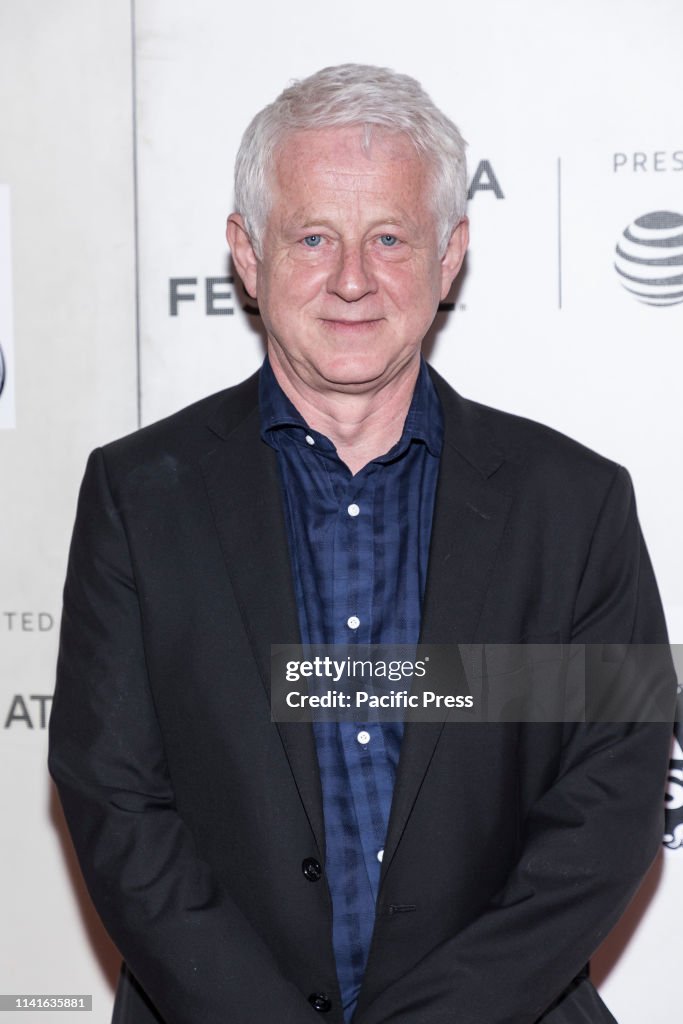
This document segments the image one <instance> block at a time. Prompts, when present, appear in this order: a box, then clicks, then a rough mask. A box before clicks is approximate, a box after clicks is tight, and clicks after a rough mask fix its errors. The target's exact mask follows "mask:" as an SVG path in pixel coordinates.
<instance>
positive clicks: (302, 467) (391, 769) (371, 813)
mask: <svg viewBox="0 0 683 1024" xmlns="http://www.w3.org/2000/svg"><path fill="white" fill-rule="evenodd" d="M260 408H261V436H262V438H263V440H264V441H265V442H266V443H267V444H269V445H271V447H273V448H274V449H275V451H276V452H277V455H278V465H279V469H280V475H281V479H282V485H283V494H284V499H285V501H284V503H285V509H286V513H285V514H286V520H287V530H288V538H289V547H290V553H291V556H292V566H293V572H294V585H295V592H296V598H297V606H298V612H299V625H300V630H301V641H302V643H303V644H348V643H349V642H351V643H371V644H377V643H396V644H416V643H417V641H418V639H419V634H420V615H421V606H422V598H423V595H424V589H425V581H426V577H427V558H428V554H429V541H430V537H431V525H432V515H433V511H434V496H435V493H436V481H437V475H438V468H439V456H440V454H441V446H442V443H443V417H442V413H441V407H440V403H439V399H438V397H437V394H436V391H435V389H434V385H433V384H432V382H431V379H430V377H429V373H428V371H427V366H426V364H425V362H424V361H422V364H421V367H420V373H419V376H418V379H417V383H416V386H415V391H414V394H413V399H412V403H411V405H410V409H409V411H408V415H407V417H406V420H405V424H404V428H403V434H402V435H401V438H400V440H399V442H398V443H397V444H396V445H394V447H393V448H392V449H391V450H390V451H389V452H387V453H386V455H382V456H381V457H380V458H377V459H373V461H372V462H370V463H368V465H367V466H365V467H364V468H363V469H361V470H360V472H358V473H356V475H355V476H352V475H351V472H350V471H349V469H348V467H347V466H346V465H345V464H344V463H343V462H342V461H341V460H340V459H339V457H338V455H337V453H336V450H335V448H334V446H333V445H332V443H331V441H329V439H328V438H326V437H324V436H323V435H322V434H319V433H317V431H315V430H311V429H310V428H309V427H308V426H307V424H306V423H305V421H304V420H303V418H302V416H301V415H300V414H299V413H298V412H297V410H296V409H295V407H294V406H293V405H292V403H291V402H290V401H289V399H288V398H287V396H286V395H285V394H284V392H283V391H282V389H281V388H280V386H279V384H278V383H277V381H276V379H275V376H274V374H273V371H272V369H271V367H270V364H269V362H268V359H266V360H265V362H264V364H263V367H262V368H261V373H260ZM313 730H314V735H315V742H316V749H317V755H318V764H319V768H320V777H321V786H322V796H323V811H324V817H325V843H326V861H325V871H326V875H327V882H328V885H329V888H330V892H331V895H332V905H333V936H332V938H333V945H334V952H335V958H336V964H337V975H338V977H339V986H340V989H341V993H342V1002H343V1006H344V1017H345V1019H346V1021H349V1020H350V1018H351V1016H352V1014H353V1011H354V1009H355V1006H356V1002H357V999H358V993H359V990H360V986H361V982H362V979H363V973H364V971H365V964H366V961H367V957H368V952H369V949H370V940H371V938H372V930H373V926H374V918H375V903H376V900H377V892H378V888H379V876H380V865H381V859H382V855H383V847H384V840H385V836H386V831H387V825H388V821H389V811H390V808H391V800H392V795H393V790H394V779H395V776H396V768H397V765H398V758H399V752H400V748H401V739H402V737H403V723H402V722H387V723H377V722H375V723H363V722H358V723H357V724H350V723H337V722H315V723H314V725H313Z"/></svg>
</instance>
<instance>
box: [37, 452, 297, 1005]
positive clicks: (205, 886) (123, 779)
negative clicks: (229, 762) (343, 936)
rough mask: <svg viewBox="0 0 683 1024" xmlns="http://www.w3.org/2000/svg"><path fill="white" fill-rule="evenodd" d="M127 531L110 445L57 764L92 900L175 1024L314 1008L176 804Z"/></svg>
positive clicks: (82, 527)
mask: <svg viewBox="0 0 683 1024" xmlns="http://www.w3.org/2000/svg"><path fill="white" fill-rule="evenodd" d="M140 614H141V613H140V606H139V602H138V598H137V593H136V587H135V580H134V578H133V574H132V569H131V562H130V557H129V552H128V546H127V541H126V537H125V533H124V529H123V527H122V523H121V519H120V517H119V514H118V512H117V509H116V507H115V503H114V501H113V499H112V495H111V492H110V489H109V485H108V481H107V475H106V470H105V465H104V459H103V455H102V452H101V451H96V452H94V453H93V455H91V457H90V460H89V463H88V467H87V470H86V474H85V477H84V481H83V484H82V487H81V493H80V497H79V504H78V513H77V517H76V525H75V528H74V534H73V539H72V544H71V550H70V555H69V566H68V573H67V580H66V585H65V589H64V610H63V617H62V627H61V639H60V652H59V660H58V671H57V686H56V692H55V697H54V703H53V709H52V714H51V720H50V754H49V767H50V772H51V774H52V776H53V778H54V780H55V783H56V785H57V789H58V791H59V795H60V798H61V802H62V806H63V808H64V813H65V816H66V820H67V823H68V826H69V829H70V832H71V836H72V839H73V842H74V845H75V848H76V852H77V855H78V858H79V861H80V865H81V869H82V871H83V875H84V877H85V881H86V883H87V886H88V889H89V891H90V894H91V897H92V899H93V902H94V904H95V906H96V908H97V910H98V912H99V914H100V916H101V917H102V920H103V922H104V924H105V927H106V928H107V930H108V931H109V933H110V935H111V937H112V939H113V940H114V942H115V943H116V945H117V946H118V948H119V950H120V952H121V954H122V955H123V957H124V958H125V960H126V962H127V963H128V965H129V967H130V968H131V970H132V972H133V974H134V975H135V977H136V978H137V979H138V981H139V982H140V984H141V985H142V987H143V988H144V990H145V991H146V992H147V994H148V995H149V996H150V998H151V999H152V1001H153V1002H154V1004H155V1006H156V1008H157V1010H158V1012H159V1013H160V1015H161V1016H162V1017H163V1020H164V1021H165V1022H166V1024H225V1022H227V1021H240V1022H241V1024H256V1022H259V1024H261V1022H262V1021H263V1020H278V1021H282V1022H287V1024H305V1022H306V1021H312V1020H313V1019H315V1011H314V1010H313V1009H312V1008H311V1007H310V1006H309V1005H308V1003H307V1001H306V1000H305V998H304V997H303V995H302V994H301V993H300V992H299V991H298V990H297V989H296V988H295V987H294V986H293V985H292V984H291V983H289V982H288V981H287V980H286V979H285V978H284V977H283V976H282V974H281V973H280V972H279V969H278V966H277V964H276V963H275V961H274V959H273V957H272V955H271V953H270V952H269V950H268V949H267V947H266V945H265V944H264V943H263V942H262V940H261V939H260V938H259V936H258V935H257V934H256V933H255V932H254V930H253V929H252V927H251V926H250V924H249V923H248V922H247V921H246V920H245V919H244V917H243V916H242V915H241V913H240V912H239V910H238V909H237V907H236V906H235V905H234V903H233V902H231V900H230V898H229V897H228V895H227V894H226V893H225V892H223V891H221V889H220V888H219V887H218V886H217V884H216V881H215V879H214V877H212V873H211V871H210V870H209V868H208V866H207V865H206V863H205V862H203V861H202V859H201V858H200V857H199V856H198V854H197V852H196V850H195V848H194V845H193V840H192V837H191V835H190V833H189V831H188V829H187V828H186V826H185V825H184V823H183V820H182V819H181V817H180V816H179V814H178V813H177V811H176V808H175V804H174V794H173V787H172V784H171V780H170V779H169V775H168V771H167V768H166V762H165V758H164V746H163V739H162V736H161V734H160V730H159V726H158V722H157V718H156V715H155V709H154V704H153V699H152V695H151V692H150V689H149V685H148V679H147V673H146V667H145V651H144V646H143V631H142V623H141V617H140Z"/></svg>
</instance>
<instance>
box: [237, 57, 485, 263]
mask: <svg viewBox="0 0 683 1024" xmlns="http://www.w3.org/2000/svg"><path fill="white" fill-rule="evenodd" d="M353 125H363V126H364V127H365V134H364V145H365V147H368V146H369V143H370V137H371V132H372V126H373V125H376V126H378V127H382V128H385V129H389V130H390V131H394V132H401V133H403V134H404V135H405V136H406V137H407V138H408V139H409V140H410V141H411V142H412V144H413V145H414V147H415V149H416V150H417V152H418V154H419V155H420V156H421V157H423V158H424V159H425V160H426V162H427V164H428V166H429V168H430V171H431V177H432V190H433V191H432V204H433V210H434V214H435V217H436V219H437V224H438V235H439V247H440V251H441V252H443V251H445V248H446V246H447V244H448V240H449V238H450V236H451V233H452V231H453V229H454V227H455V226H456V224H458V223H459V221H460V220H462V218H463V216H464V214H465V207H466V204H467V165H466V160H465V146H466V143H465V140H464V139H463V137H462V135H461V134H460V132H459V131H458V129H457V128H456V126H455V125H454V124H453V122H452V121H451V120H449V118H447V117H446V115H445V114H443V113H442V112H441V111H440V110H439V109H438V107H437V106H435V104H434V103H433V102H432V100H431V99H430V97H429V96H428V95H427V93H426V92H425V91H424V89H423V88H422V86H421V85H420V83H419V82H418V81H416V80H415V79H414V78H410V76H409V75H401V74H398V73H397V72H396V71H392V70H391V69H389V68H380V67H374V66H373V65H370V64H340V65H338V66H337V67H329V68H323V69H322V70H321V71H317V72H316V73H315V74H314V75H310V76H309V77H308V78H304V79H302V80H301V81H295V82H293V83H292V84H291V85H290V86H289V87H288V88H287V89H285V90H284V92H282V93H280V95H279V96H278V97H277V99H276V100H274V101H273V103H270V104H269V105H268V106H267V107H264V108H263V110H261V111H260V112H259V113H258V114H257V115H256V117H254V119H253V120H252V121H251V123H250V124H249V126H248V127H247V129H246V131H245V133H244V135H243V137H242V142H241V145H240V148H239V151H238V153H237V160H236V162H235V205H236V209H237V212H238V213H240V214H241V215H242V217H243V219H244V223H245V227H246V229H247V232H248V234H249V236H250V238H251V241H252V245H253V246H254V249H255V251H256V254H257V256H259V258H260V257H261V255H262V241H263V234H264V232H265V228H266V222H267V219H268V215H269V213H270V204H271V200H272V172H273V168H274V163H275V158H276V156H277V152H278V149H279V148H280V146H281V145H282V144H283V142H284V141H285V140H286V137H287V136H288V135H290V134H292V133H293V132H299V131H314V130H316V129H321V128H341V127H350V126H353Z"/></svg>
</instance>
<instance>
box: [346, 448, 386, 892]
mask: <svg viewBox="0 0 683 1024" xmlns="http://www.w3.org/2000/svg"><path fill="white" fill-rule="evenodd" d="M382 469H383V467H382V466H381V465H378V464H371V465H370V466H368V467H367V469H366V470H362V471H361V472H360V473H359V474H357V476H355V477H353V478H351V479H350V480H349V481H348V484H347V486H346V487H345V488H344V490H343V492H342V494H341V500H340V503H339V511H338V515H337V528H336V534H335V544H334V579H335V595H334V608H335V642H337V643H351V644H367V643H370V642H371V639H372V637H373V633H374V629H373V627H374V623H373V590H374V575H375V557H376V552H375V540H376V537H375V530H376V524H375V522H374V520H375V517H374V514H373V513H374V494H375V488H376V485H377V480H378V473H380V472H381V471H382ZM338 728H339V738H340V744H341V749H342V753H343V757H344V762H345V766H346V771H347V773H348V777H349V783H350V791H351V794H352V798H353V806H354V811H355V815H356V821H357V824H358V835H359V838H360V842H361V847H362V851H363V860H364V863H365V867H366V871H367V875H368V881H369V883H370V888H371V891H372V895H373V899H374V901H375V902H376V901H377V894H378V889H379V876H380V869H381V861H382V857H383V854H384V850H383V846H384V837H385V835H386V830H387V820H386V817H385V813H384V811H383V808H386V807H388V806H389V804H390V802H391V793H392V790H393V775H392V772H391V770H390V765H389V762H388V758H387V752H386V749H385V744H384V735H383V731H382V727H381V725H379V724H378V723H377V722H361V721H359V722H356V723H351V722H341V723H339V725H338Z"/></svg>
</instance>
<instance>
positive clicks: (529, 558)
mask: <svg viewBox="0 0 683 1024" xmlns="http://www.w3.org/2000/svg"><path fill="white" fill-rule="evenodd" d="M434 379H435V381H436V384H437V387H438V391H439V395H440V398H441V401H442V404H443V407H444V413H445V430H446V434H445V445H444V450H443V455H442V460H441V466H440V475H439V482H438V488H437V496H436V506H435V515H434V524H433V532H432V543H431V549H430V562H429V570H428V581H427V591H426V597H425V603H424V609H423V627H422V640H423V641H424V642H431V643H479V642H481V643H484V642H487V643H508V642H517V641H530V642H533V641H546V642H547V641H562V642H569V641H575V642H586V643H590V642H595V643H598V642H614V643H626V642H640V643H644V642H649V643H654V642H662V641H664V640H665V639H666V637H665V627H664V622H663V616H662V611H661V606H660V602H659V598H658V595H657V590H656V585H655V582H654V578H653V575H652V570H651V567H650V563H649V560H648V556H647V553H646V550H645V547H644V544H643V541H642V538H641V535H640V531H639V527H638V522H637V518H636V511H635V505H634V499H633V493H632V489H631V485H630V481H629V478H628V475H627V473H626V472H625V471H624V470H623V469H621V468H620V467H618V466H616V465H615V464H613V463H611V462H609V461H607V460H606V459H604V458H602V457H600V456H598V455H596V454H594V453H592V452H590V451H588V450H587V449H585V448H583V447H581V446H580V445H578V444H576V443H575V442H573V441H570V440H568V439H567V438H565V437H563V436H561V435H559V434H557V433H555V432H554V431H551V430H549V429H547V428H544V427H541V426H539V425H538V424H534V423H531V422H529V421H526V420H523V419H520V418H517V417H513V416H510V415H507V414H504V413H501V412H497V411H494V410H491V409H487V408H485V407H483V406H480V405H477V404H475V403H472V402H469V401H466V400H464V399H462V398H461V397H459V396H458V395H457V394H456V393H455V392H454V391H453V390H452V389H451V388H450V387H449V386H448V385H447V384H446V383H445V382H444V381H443V380H441V378H439V377H438V376H437V375H436V374H434ZM275 458H276V457H275V454H274V452H273V451H272V450H271V449H270V448H269V447H268V446H266V445H265V444H263V443H262V442H261V440H260V438H259V417H258V409H257V384H256V378H255V377H252V378H251V379H250V380H248V381H246V382H244V383H243V384H241V385H239V386H237V387H236V388H232V389H229V390H228V391H225V392H222V393H221V394H218V395H215V396H212V397H211V398H207V399H205V400H203V401H201V402H199V403H196V404H195V405H193V406H191V407H189V408H187V409H185V410H183V411H181V412H180V413H178V414H176V415H174V416H171V417H170V418H168V419H166V420H164V421H162V422H160V423H157V424H154V425H152V426H150V427H147V428H145V429H144V430H142V431H139V432H137V433H135V434H133V435H131V436H129V437H127V438H124V439H123V440H120V441H117V442H115V443H113V444H110V445H108V446H106V447H105V448H104V449H102V450H98V451H96V452H94V453H93V454H92V456H91V458H90V460H89V463H88V467H87V471H86V474H85V478H84V481H83V485H82V489H81V494H80V499H79V507H78V515H77V521H76V526H75V531H74V536H73V541H72V547H71V552H70V560H69V569H68V577H67V582H66V586H65V594H64V614H63V620H62V635H61V648H60V656H59V667H58V682H57V689H56V693H55V698H54V705H53V711H52V716H51V723H50V770H51V772H52V775H53V777H54V779H55V781H56V784H57V787H58V789H59V793H60V796H61V800H62V804H63V807H64V811H65V814H66V818H67V821H68V824H69V827H70V830H71V833H72V836H73V840H74V843H75V846H76V850H77V852H78V856H79V859H80V863H81V866H82V870H83V873H84V876H85V879H86V882H87V884H88V887H89V890H90V893H91V895H92V898H93V901H94V903H95V906H96V907H97V909H98V911H99V913H100V915H101V917H102V919H103V921H104V923H105V926H106V927H107V929H108V930H109V932H110V934H111V936H112V938H113V939H114V941H115V942H116V944H117V945H118V947H119V949H120V951H121V953H122V955H123V957H124V958H125V961H126V965H127V966H126V967H124V971H123V974H122V979H121V984H120V987H119V992H118V995H117V1002H116V1007H115V1020H117V1021H120V1022H125V1024H150V1022H152V1021H159V1020H163V1021H164V1022H166V1024H219V1022H220V1024H226V1022H236V1024H256V1022H258V1024H262V1022H263V1021H274V1022H278V1024H305V1022H312V1021H313V1020H314V1019H316V1017H318V1016H319V1014H317V1013H316V1011H315V1010H314V1009H313V1008H312V1006H311V1005H310V1004H309V1002H308V997H309V996H310V995H313V994H315V993H319V994H324V995H326V996H327V997H328V998H329V1000H330V1002H331V1009H330V1010H329V1011H328V1012H327V1013H326V1014H323V1016H324V1017H325V1018H326V1019H327V1020H329V1021H332V1022H334V1024H341V1022H342V1015H341V1009H340V997H339V991H338V986H337V981H336V974H335V965H334V956H333V950H332V942H331V903H330V896H329V891H328V888H327V884H326V881H325V877H324V871H323V877H322V878H321V879H320V880H319V881H310V880H309V879H308V878H307V877H306V876H305V875H304V873H303V871H302V861H303V860H304V859H305V858H307V857H311V856H312V857H315V858H316V859H318V860H319V861H320V862H321V864H322V865H323V868H324V863H325V842H324V828H323V814H322V800H321V790H320V781H319V775H318V769H317V762H316V754H315V746H314V740H313V735H312V729H311V727H310V726H309V725H302V724H287V725H285V724H281V725H275V724H273V723H272V722H271V721H270V712H269V702H268V685H269V654H270V644H271V643H283V642H297V641H298V636H299V633H298V623H297V610H296V607H295V601H294V594H293V586H292V574H291V569H290V565H289V559H288V551H287V535H286V528H285V523H284V519H283V511H282V503H281V495H280V489H279V481H278V473H277V466H276V462H275ZM669 740H670V727H667V726H665V725H662V726H659V725H647V726H642V725H641V726H630V725H623V724H622V725H570V724H565V725H562V724H556V725H555V724H549V725H538V724H537V725H523V724H504V725H490V724H489V725H459V724H454V723H448V722H447V723H443V722H442V723H430V724H408V725H407V726H406V730H405V737H404V741H403V746H402V750H401V757H400V764H399V767H398V774H397V780H396V788H395V795H394V801H393V805H392V810H391V817H390V823H389V830H388V836H387V841H386V846H385V855H384V861H383V864H382V873H381V882H380V893H379V899H378V905H377V914H376V924H375V931H374V936H373V940H372V947H371V950H370V954H369V960H368V965H367V971H366V976H365V981H364V985H363V988H362V991H361V994H360V999H359V1003H358V1008H357V1011H356V1016H355V1018H354V1020H355V1021H357V1022H358V1024H533V1022H535V1021H537V1020H539V1019H540V1018H543V1020H544V1022H547V1024H560V1022H562V1024H564V1022H567V1024H571V1022H576V1024H578V1022H587V1021H600V1022H604V1021H610V1020H612V1019H613V1018H612V1017H611V1015H610V1014H609V1012H608V1011H607V1010H606V1008H605V1007H604V1005H603V1004H602V1003H601V1001H600V1000H599V998H598V997H597V995H596V993H595V991H594V989H593V988H592V986H591V985H590V982H589V981H588V980H587V977H586V971H585V970H584V965H585V964H586V962H587V960H588V958H589V957H590V955H591V954H592V952H593V951H594V950H595V948H596V947H597V946H598V944H599V943H600V941H601V939H602V938H603V937H604V936H605V934H606V933H607V932H608V931H609V929H610V928H611V927H612V925H613V924H614V923H615V921H616V920H617V918H618V917H619V916H620V914H621V912H622V911H623V909H624V907H625V906H626V904H627V902H628V900H629V899H630V897H631V896H632V894H633V892H634V891H635V889H636V887H637V885H638V882H639V880H640V878H641V877H642V875H643V873H644V872H645V870H646V869H647V867H648V865H649V864H650V862H651V860H652V858H653V857H654V855H655V852H656V850H657V848H658V844H659V841H660V836H661V832H662V792H663V786H664V778H665V773H666V763H667V756H668V749H669Z"/></svg>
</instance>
